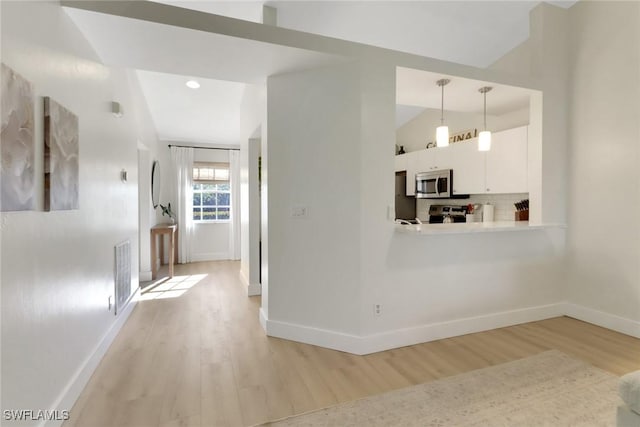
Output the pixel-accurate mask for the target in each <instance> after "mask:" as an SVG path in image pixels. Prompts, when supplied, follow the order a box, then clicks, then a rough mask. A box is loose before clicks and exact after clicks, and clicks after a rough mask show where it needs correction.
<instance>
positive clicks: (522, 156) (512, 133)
mask: <svg viewBox="0 0 640 427" xmlns="http://www.w3.org/2000/svg"><path fill="white" fill-rule="evenodd" d="M527 129H528V127H527V126H522V127H519V128H514V129H509V130H505V131H502V132H495V133H494V134H493V135H492V138H491V140H492V141H491V151H487V153H486V156H487V160H486V192H487V193H526V192H528V191H529V189H528V185H527V169H528V155H527Z"/></svg>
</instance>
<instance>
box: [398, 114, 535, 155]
mask: <svg viewBox="0 0 640 427" xmlns="http://www.w3.org/2000/svg"><path fill="white" fill-rule="evenodd" d="M445 122H446V124H447V126H449V132H450V133H451V134H454V133H457V132H462V131H465V130H470V129H477V130H478V132H480V131H482V130H483V126H484V125H483V122H484V117H483V115H482V114H475V113H463V112H459V111H445ZM528 124H529V109H528V108H526V109H522V110H517V111H513V112H510V113H507V114H503V115H500V116H492V115H488V116H487V126H488V128H489V129H490V130H491V131H492V132H498V131H501V130H506V129H512V128H515V127H518V126H524V125H528ZM438 126H440V110H434V109H431V108H428V109H426V110H424V111H423V112H422V113H420V114H419V115H418V116H416V117H415V118H413V119H412V120H410V121H408V122H407V123H406V124H404V125H403V126H401V127H399V128H398V129H397V130H396V145H403V146H404V150H405V151H406V152H407V153H408V152H410V151H416V150H424V149H425V148H426V147H427V143H428V142H435V140H436V128H437V127H438Z"/></svg>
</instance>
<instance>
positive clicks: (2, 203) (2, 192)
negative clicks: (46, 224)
mask: <svg viewBox="0 0 640 427" xmlns="http://www.w3.org/2000/svg"><path fill="white" fill-rule="evenodd" d="M1 68H2V71H1V73H2V77H1V78H0V80H1V83H0V84H1V86H2V90H1V91H0V94H1V98H2V130H1V134H0V160H1V164H2V166H1V167H0V210H2V211H3V212H7V211H25V210H32V209H34V207H35V197H34V191H35V190H34V180H35V176H34V160H35V140H34V138H33V132H34V114H33V106H34V103H33V86H32V85H31V83H30V82H28V81H27V80H25V79H24V78H23V77H22V76H20V74H18V73H16V72H15V71H13V70H12V69H11V68H9V67H7V66H6V65H5V64H2V65H1Z"/></svg>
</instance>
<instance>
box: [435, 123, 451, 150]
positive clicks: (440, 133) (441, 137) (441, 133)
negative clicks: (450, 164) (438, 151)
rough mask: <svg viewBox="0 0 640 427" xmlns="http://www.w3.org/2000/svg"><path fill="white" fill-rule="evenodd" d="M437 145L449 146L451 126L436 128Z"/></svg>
mask: <svg viewBox="0 0 640 427" xmlns="http://www.w3.org/2000/svg"><path fill="white" fill-rule="evenodd" d="M436 146H438V147H448V146H449V126H438V128H437V129H436Z"/></svg>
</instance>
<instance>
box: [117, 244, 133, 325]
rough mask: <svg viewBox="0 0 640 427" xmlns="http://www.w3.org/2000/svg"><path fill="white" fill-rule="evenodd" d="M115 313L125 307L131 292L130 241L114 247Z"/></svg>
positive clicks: (131, 294)
mask: <svg viewBox="0 0 640 427" xmlns="http://www.w3.org/2000/svg"><path fill="white" fill-rule="evenodd" d="M115 255H116V256H115V296H116V307H115V313H114V314H116V315H118V314H119V313H120V312H121V311H122V310H124V308H125V307H126V306H127V304H128V303H129V301H130V300H131V297H132V296H133V292H132V291H131V241H129V240H126V241H124V242H122V243H119V244H117V245H116V246H115Z"/></svg>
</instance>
